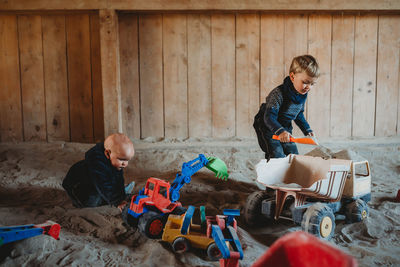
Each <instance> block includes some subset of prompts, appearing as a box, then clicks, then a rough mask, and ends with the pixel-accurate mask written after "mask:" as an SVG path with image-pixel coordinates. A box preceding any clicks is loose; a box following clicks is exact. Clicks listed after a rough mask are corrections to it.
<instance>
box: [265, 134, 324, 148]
mask: <svg viewBox="0 0 400 267" xmlns="http://www.w3.org/2000/svg"><path fill="white" fill-rule="evenodd" d="M272 139H275V140H279V137H278V136H277V135H273V136H272ZM290 142H294V143H298V144H306V145H314V146H319V144H318V141H317V139H316V138H315V137H313V136H304V137H293V136H291V137H290Z"/></svg>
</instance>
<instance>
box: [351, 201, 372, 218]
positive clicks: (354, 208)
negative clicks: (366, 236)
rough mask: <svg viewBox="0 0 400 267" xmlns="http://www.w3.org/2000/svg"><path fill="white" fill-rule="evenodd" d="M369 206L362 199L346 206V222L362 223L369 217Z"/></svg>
mask: <svg viewBox="0 0 400 267" xmlns="http://www.w3.org/2000/svg"><path fill="white" fill-rule="evenodd" d="M368 214H369V210H368V205H367V203H365V201H363V200H362V199H356V200H354V201H353V202H351V203H350V204H348V205H347V206H346V222H348V223H355V222H361V221H362V220H365V219H366V218H367V217H368Z"/></svg>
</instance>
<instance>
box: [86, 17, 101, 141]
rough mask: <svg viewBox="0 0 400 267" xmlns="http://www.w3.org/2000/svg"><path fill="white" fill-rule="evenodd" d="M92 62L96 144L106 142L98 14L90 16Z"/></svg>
mask: <svg viewBox="0 0 400 267" xmlns="http://www.w3.org/2000/svg"><path fill="white" fill-rule="evenodd" d="M89 20H90V58H91V60H90V62H91V67H92V95H93V135H94V142H96V143H98V142H101V141H103V140H104V110H103V89H102V84H101V83H102V79H101V55H100V21H99V15H98V14H90V16H89Z"/></svg>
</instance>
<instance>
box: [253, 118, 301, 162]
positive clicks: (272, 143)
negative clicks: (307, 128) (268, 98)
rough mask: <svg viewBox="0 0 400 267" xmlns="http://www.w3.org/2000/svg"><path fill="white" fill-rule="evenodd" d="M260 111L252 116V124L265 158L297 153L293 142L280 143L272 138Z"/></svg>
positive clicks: (282, 156)
mask: <svg viewBox="0 0 400 267" xmlns="http://www.w3.org/2000/svg"><path fill="white" fill-rule="evenodd" d="M260 113H261V112H259V114H257V115H256V117H255V118H254V124H253V126H254V129H255V130H256V134H257V140H258V144H259V145H260V147H261V149H262V151H264V153H265V158H266V159H267V160H268V161H269V160H270V158H284V157H286V156H287V155H289V154H299V151H298V150H297V146H296V144H295V143H292V142H290V143H281V142H280V141H279V140H274V139H272V134H271V133H269V131H268V129H267V127H266V126H265V123H264V120H263V117H262V116H261V114H260Z"/></svg>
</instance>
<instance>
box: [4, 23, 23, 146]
mask: <svg viewBox="0 0 400 267" xmlns="http://www.w3.org/2000/svg"><path fill="white" fill-rule="evenodd" d="M0 81H1V82H0V142H8V141H22V140H23V127H22V107H21V84H20V71H19V53H18V31H17V16H15V15H0ZM10 118H12V119H10Z"/></svg>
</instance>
